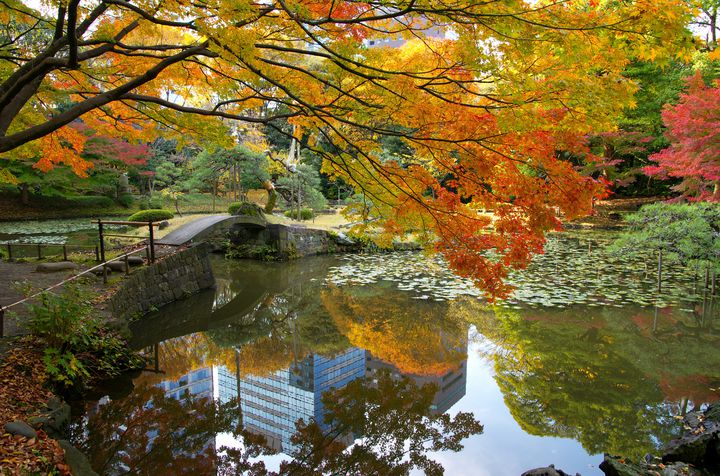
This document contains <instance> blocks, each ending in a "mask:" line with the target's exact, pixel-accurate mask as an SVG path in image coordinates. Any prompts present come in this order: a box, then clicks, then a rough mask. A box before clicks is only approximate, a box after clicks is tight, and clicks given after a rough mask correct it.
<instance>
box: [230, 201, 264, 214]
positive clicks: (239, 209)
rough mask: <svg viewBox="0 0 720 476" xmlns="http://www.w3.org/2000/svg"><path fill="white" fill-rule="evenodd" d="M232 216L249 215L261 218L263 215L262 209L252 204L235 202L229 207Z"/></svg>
mask: <svg viewBox="0 0 720 476" xmlns="http://www.w3.org/2000/svg"><path fill="white" fill-rule="evenodd" d="M228 213H229V214H230V215H248V216H252V217H261V216H262V215H263V211H262V208H260V207H259V206H258V205H256V204H254V203H250V202H235V203H231V204H230V206H228Z"/></svg>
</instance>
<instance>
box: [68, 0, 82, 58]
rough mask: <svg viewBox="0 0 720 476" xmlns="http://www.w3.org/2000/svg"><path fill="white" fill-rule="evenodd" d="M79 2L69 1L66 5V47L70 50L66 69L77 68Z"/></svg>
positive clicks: (78, 0)
mask: <svg viewBox="0 0 720 476" xmlns="http://www.w3.org/2000/svg"><path fill="white" fill-rule="evenodd" d="M79 4H80V0H70V2H69V4H68V13H67V37H68V47H69V49H70V51H69V53H68V68H70V69H77V68H78V45H77V40H78V37H77V31H76V27H77V10H78V5H79Z"/></svg>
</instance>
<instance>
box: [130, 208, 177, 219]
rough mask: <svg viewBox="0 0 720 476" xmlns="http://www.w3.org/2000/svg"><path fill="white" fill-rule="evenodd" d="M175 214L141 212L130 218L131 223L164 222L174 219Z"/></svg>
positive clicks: (151, 211) (161, 211)
mask: <svg viewBox="0 0 720 476" xmlns="http://www.w3.org/2000/svg"><path fill="white" fill-rule="evenodd" d="M174 216H175V215H173V212H171V211H170V210H158V209H151V210H140V211H139V212H137V213H133V214H132V215H130V218H128V220H129V221H162V220H169V219H171V218H172V217H174Z"/></svg>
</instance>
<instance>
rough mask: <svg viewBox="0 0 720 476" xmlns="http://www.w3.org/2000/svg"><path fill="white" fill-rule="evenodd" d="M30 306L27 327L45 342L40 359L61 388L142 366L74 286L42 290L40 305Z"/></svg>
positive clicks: (140, 361) (72, 386)
mask: <svg viewBox="0 0 720 476" xmlns="http://www.w3.org/2000/svg"><path fill="white" fill-rule="evenodd" d="M29 307H30V310H31V312H32V316H31V318H30V321H29V323H28V328H29V330H30V332H31V333H32V334H33V335H34V336H35V337H36V338H39V339H41V340H43V341H44V342H45V344H46V345H47V348H45V350H44V352H43V362H44V363H45V367H46V369H47V372H48V375H49V377H50V379H51V381H52V382H54V383H55V384H57V385H58V386H59V387H60V388H61V389H66V390H67V389H81V388H82V387H84V386H86V385H87V384H89V383H91V382H92V381H93V380H94V379H104V378H109V377H113V376H117V375H119V374H120V373H121V372H123V371H125V370H128V369H130V368H139V367H141V366H142V364H143V361H142V359H141V358H140V357H139V356H138V355H136V354H134V353H133V352H132V351H131V350H130V349H129V348H128V347H127V346H126V345H125V343H124V342H123V341H122V340H121V339H120V338H119V337H118V336H117V335H115V334H113V333H110V332H108V331H107V330H105V329H104V328H103V327H102V325H101V323H100V321H99V319H97V318H94V317H93V316H92V313H93V307H92V305H91V304H90V301H89V299H88V297H87V296H85V295H83V293H81V292H80V290H79V288H77V287H76V286H68V288H67V290H66V291H65V292H64V293H63V294H53V293H43V294H42V295H41V296H40V304H37V305H31V306H29Z"/></svg>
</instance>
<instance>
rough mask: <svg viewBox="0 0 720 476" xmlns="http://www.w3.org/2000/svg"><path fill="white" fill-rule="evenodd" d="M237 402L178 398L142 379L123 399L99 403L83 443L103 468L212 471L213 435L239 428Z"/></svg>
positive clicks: (171, 472)
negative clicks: (222, 403) (223, 402)
mask: <svg viewBox="0 0 720 476" xmlns="http://www.w3.org/2000/svg"><path fill="white" fill-rule="evenodd" d="M233 405H234V407H237V403H233V404H226V405H220V404H219V403H215V402H212V401H209V400H207V399H195V400H192V399H181V400H176V399H173V398H168V397H166V396H165V393H164V391H163V390H162V389H161V388H159V387H155V386H152V385H148V384H147V383H142V384H140V385H138V386H136V388H135V389H134V391H133V392H132V393H131V394H130V395H129V396H127V397H126V398H124V399H123V400H121V401H117V402H115V401H112V402H109V403H107V404H104V405H100V406H99V408H98V409H97V411H96V412H94V413H92V414H90V415H89V417H88V422H87V427H86V428H85V429H86V430H87V431H83V432H81V433H80V434H79V435H78V437H79V438H80V441H77V442H76V443H79V445H80V448H82V450H83V452H84V453H85V454H87V455H89V457H90V463H91V464H92V466H93V468H94V469H95V470H96V471H98V472H99V473H100V474H139V475H175V474H188V475H196V474H211V473H212V472H213V469H214V468H215V466H216V453H215V441H214V436H215V434H216V433H218V432H224V431H229V432H234V433H238V432H239V428H237V422H238V421H239V420H238V419H237V411H233Z"/></svg>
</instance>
